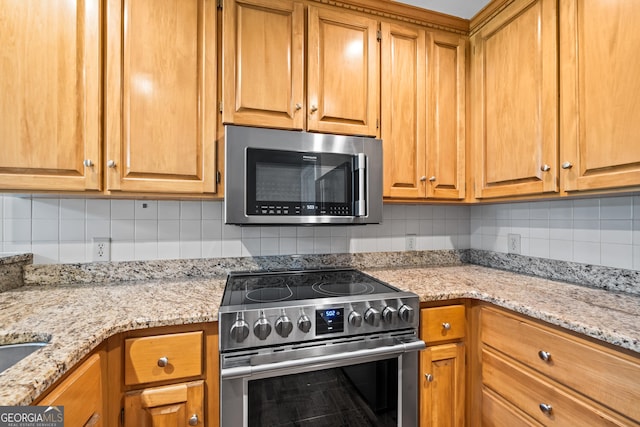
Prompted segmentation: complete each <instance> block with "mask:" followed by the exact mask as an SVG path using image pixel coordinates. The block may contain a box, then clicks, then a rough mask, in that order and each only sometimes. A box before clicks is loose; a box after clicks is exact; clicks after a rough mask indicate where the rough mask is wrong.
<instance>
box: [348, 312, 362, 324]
mask: <svg viewBox="0 0 640 427" xmlns="http://www.w3.org/2000/svg"><path fill="white" fill-rule="evenodd" d="M349 323H350V324H351V326H355V327H356V328H359V327H360V326H361V325H362V314H360V313H358V312H357V311H352V312H351V313H349Z"/></svg>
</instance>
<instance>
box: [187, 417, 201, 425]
mask: <svg viewBox="0 0 640 427" xmlns="http://www.w3.org/2000/svg"><path fill="white" fill-rule="evenodd" d="M198 421H200V420H199V419H198V414H193V415H191V418H189V425H190V426H196V425H198Z"/></svg>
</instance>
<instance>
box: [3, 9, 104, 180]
mask: <svg viewBox="0 0 640 427" xmlns="http://www.w3.org/2000/svg"><path fill="white" fill-rule="evenodd" d="M100 3H101V2H100V1H99V0H86V1H83V2H62V3H61V2H58V1H38V2H24V1H13V0H0V93H2V96H0V141H1V144H2V155H0V189H11V190H60V191H65V190H67V191H68V190H99V189H100V187H101V157H100V144H101V126H100V93H101V92H100V83H101V80H100V79H101V72H100V69H101V59H100V58H101V56H100V49H101V33H102V25H101V19H100ZM85 161H86V164H87V165H92V166H88V167H87V166H85Z"/></svg>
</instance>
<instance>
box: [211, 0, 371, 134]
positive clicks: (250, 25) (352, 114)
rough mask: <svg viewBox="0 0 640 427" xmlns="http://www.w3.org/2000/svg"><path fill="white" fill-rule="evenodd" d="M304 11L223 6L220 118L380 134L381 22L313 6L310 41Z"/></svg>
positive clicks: (249, 3)
mask: <svg viewBox="0 0 640 427" xmlns="http://www.w3.org/2000/svg"><path fill="white" fill-rule="evenodd" d="M304 13H305V8H304V6H303V4H302V3H297V2H294V1H286V0H277V1H272V0H269V1H267V0H235V1H227V2H225V3H224V6H223V79H224V83H223V113H222V117H223V122H224V123H234V124H241V125H251V126H264V127H276V128H285V129H298V130H303V129H306V130H310V131H318V132H330V133H340V134H353V135H371V136H375V135H377V134H378V130H377V119H378V108H379V100H380V98H379V90H378V87H379V66H378V64H379V60H378V44H377V40H376V33H377V28H378V24H377V21H376V20H374V19H371V18H367V17H365V16H363V15H358V14H352V13H349V12H345V11H342V10H341V11H339V12H338V11H335V10H332V9H328V8H320V7H314V6H309V7H308V8H307V37H306V38H305V32H304V28H305V19H304V16H305V15H304ZM305 41H306V42H307V44H306V47H307V55H305V54H304V52H305V51H304V49H305ZM305 63H306V67H307V78H306V80H305V77H304V69H305ZM305 84H306V93H305Z"/></svg>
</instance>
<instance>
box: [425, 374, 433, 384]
mask: <svg viewBox="0 0 640 427" xmlns="http://www.w3.org/2000/svg"><path fill="white" fill-rule="evenodd" d="M424 379H425V380H427V382H429V383H430V382H432V381H433V375H431V374H424Z"/></svg>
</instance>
